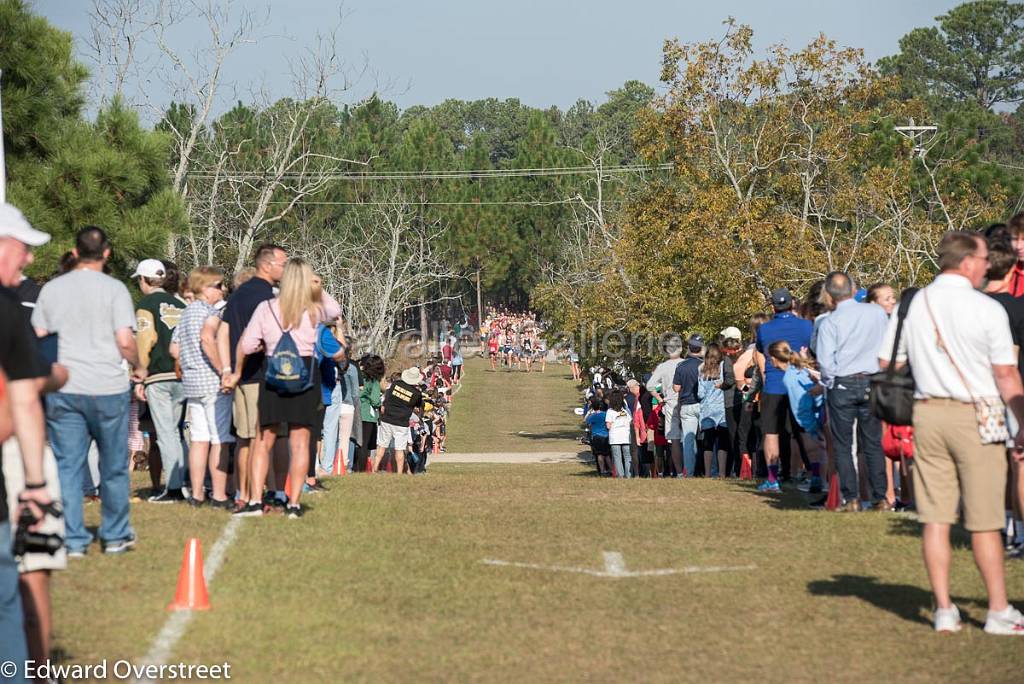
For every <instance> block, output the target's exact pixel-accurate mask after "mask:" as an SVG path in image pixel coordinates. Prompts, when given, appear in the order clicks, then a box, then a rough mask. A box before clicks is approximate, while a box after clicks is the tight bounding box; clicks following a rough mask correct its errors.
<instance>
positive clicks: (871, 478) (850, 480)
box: [826, 377, 886, 501]
mask: <svg viewBox="0 0 1024 684" xmlns="http://www.w3.org/2000/svg"><path fill="white" fill-rule="evenodd" d="M826 401H827V404H828V422H829V428H830V430H831V432H832V443H833V446H834V448H835V456H836V468H837V469H838V471H839V484H840V488H841V489H842V493H843V499H845V500H847V501H850V500H853V499H859V498H860V479H859V478H858V477H857V469H856V467H855V466H854V463H853V459H854V453H853V430H854V422H856V424H857V425H856V428H857V447H858V449H860V450H861V451H862V452H863V453H864V460H865V461H866V463H867V469H868V472H867V475H868V483H869V486H870V490H871V499H872V501H881V500H883V499H885V489H886V480H885V455H884V454H883V453H882V423H881V422H880V421H879V420H878V418H876V417H875V416H874V414H872V413H871V407H870V405H869V404H868V379H867V377H843V378H836V379H835V381H834V383H833V385H832V389H830V390H829V391H828V394H827V396H826Z"/></svg>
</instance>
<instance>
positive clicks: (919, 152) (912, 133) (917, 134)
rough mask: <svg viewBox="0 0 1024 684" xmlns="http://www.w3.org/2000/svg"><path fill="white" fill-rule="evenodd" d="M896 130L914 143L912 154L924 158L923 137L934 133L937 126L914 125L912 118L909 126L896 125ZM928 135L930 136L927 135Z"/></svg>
mask: <svg viewBox="0 0 1024 684" xmlns="http://www.w3.org/2000/svg"><path fill="white" fill-rule="evenodd" d="M895 130H896V132H897V133H899V134H900V135H902V136H903V137H904V138H907V139H908V140H910V141H911V142H912V143H914V155H915V156H917V157H921V158H922V159H924V156H925V155H926V154H927V153H928V150H927V149H926V148H925V147H924V145H923V144H922V143H923V140H922V139H923V138H924V136H925V135H926V134H928V133H932V134H934V133H935V132H936V131H937V130H939V127H938V126H916V125H915V124H914V120H913V119H911V120H910V125H909V126H896V129H895ZM929 137H930V136H929Z"/></svg>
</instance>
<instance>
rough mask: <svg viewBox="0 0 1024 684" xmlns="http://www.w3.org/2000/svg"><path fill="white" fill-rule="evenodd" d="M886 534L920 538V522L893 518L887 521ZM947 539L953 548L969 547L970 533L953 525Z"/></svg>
mask: <svg viewBox="0 0 1024 684" xmlns="http://www.w3.org/2000/svg"><path fill="white" fill-rule="evenodd" d="M887 534H891V535H894V536H898V537H917V538H920V536H921V523H919V522H918V521H916V520H911V519H910V518H894V519H892V520H890V521H889V531H888V533H887ZM949 541H950V543H951V544H952V545H953V548H954V549H970V548H971V533H970V532H968V531H967V530H965V529H963V528H962V527H958V526H956V525H954V526H953V527H952V528H951V529H950V531H949Z"/></svg>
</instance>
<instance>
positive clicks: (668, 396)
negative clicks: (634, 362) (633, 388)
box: [647, 359, 683, 406]
mask: <svg viewBox="0 0 1024 684" xmlns="http://www.w3.org/2000/svg"><path fill="white" fill-rule="evenodd" d="M682 362H683V360H682V359H666V360H665V361H662V362H661V363H659V364H658V366H657V367H656V368H655V369H654V372H653V373H651V378H650V380H648V381H647V391H648V392H655V391H657V387H658V385H661V396H662V397H663V398H664V399H665V403H666V404H668V405H670V406H675V404H676V402H677V401H679V393H678V392H675V391H673V389H672V379H673V378H674V377H675V374H676V366H678V365H679V364H680V363H682Z"/></svg>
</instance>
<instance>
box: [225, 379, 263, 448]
mask: <svg viewBox="0 0 1024 684" xmlns="http://www.w3.org/2000/svg"><path fill="white" fill-rule="evenodd" d="M259 399H260V383H258V382H250V383H248V384H246V385H239V386H238V387H236V388H235V401H234V404H233V405H232V407H231V415H232V417H233V418H234V419H235V434H236V435H238V438H239V439H254V438H255V437H256V435H258V434H259V428H260V409H259Z"/></svg>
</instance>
